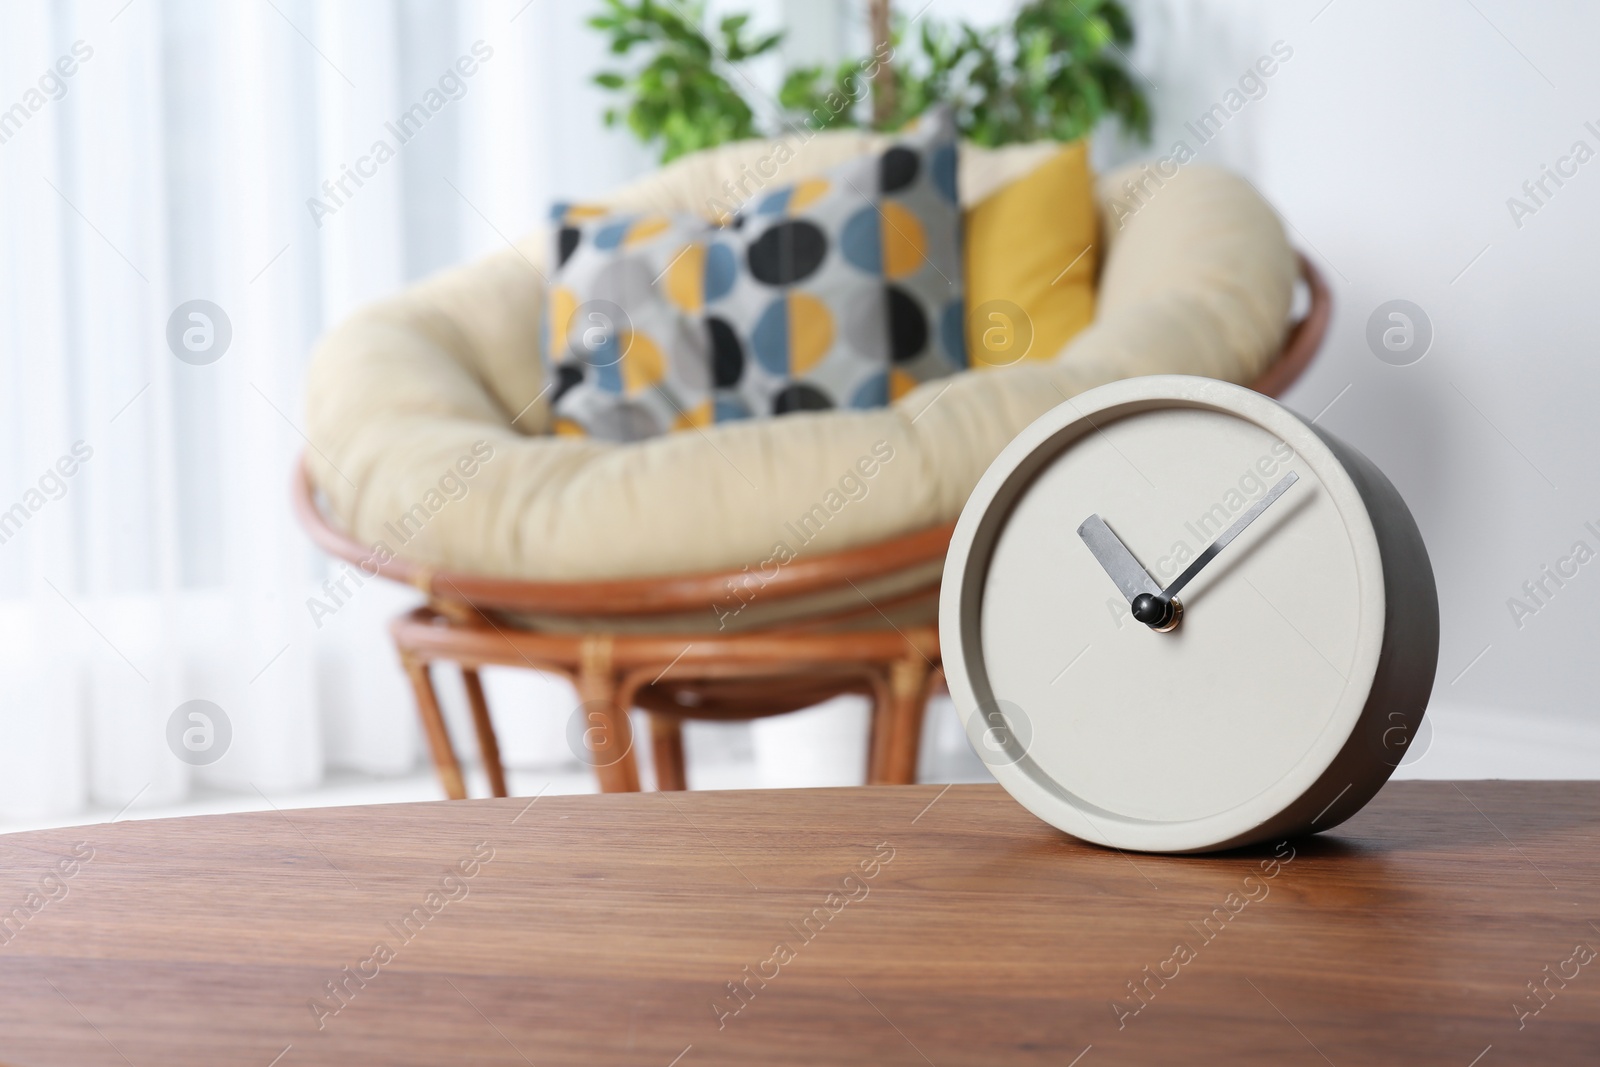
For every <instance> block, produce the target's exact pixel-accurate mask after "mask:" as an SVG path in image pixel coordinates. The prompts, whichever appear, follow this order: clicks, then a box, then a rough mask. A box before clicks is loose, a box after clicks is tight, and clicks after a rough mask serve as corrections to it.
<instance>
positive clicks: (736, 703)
mask: <svg viewBox="0 0 1600 1067" xmlns="http://www.w3.org/2000/svg"><path fill="white" fill-rule="evenodd" d="M439 607H448V608H450V609H454V608H455V605H448V606H445V605H439V606H430V607H423V608H418V609H416V610H415V611H411V612H408V613H406V614H404V615H401V616H400V617H398V618H396V619H395V620H394V621H393V623H391V624H390V633H391V634H392V635H393V637H394V642H395V647H396V649H397V650H398V651H399V654H400V662H401V664H402V665H403V666H404V667H405V671H406V674H407V675H408V676H409V677H410V679H411V684H412V687H413V688H414V689H415V690H416V697H417V711H418V714H419V715H420V717H421V719H422V727H423V732H424V733H425V734H426V736H427V738H428V747H429V750H430V752H431V753H432V755H433V762H434V767H435V768H436V770H437V771H438V774H439V781H440V784H441V785H443V787H444V791H445V794H446V795H447V796H449V797H450V798H451V799H452V800H461V799H465V797H466V795H467V790H466V780H465V778H464V776H463V775H462V773H461V763H460V760H459V759H458V758H457V756H456V753H455V749H454V746H453V745H452V744H451V741H450V735H449V731H448V730H447V729H446V726H445V722H444V716H443V714H442V713H441V711H440V708H439V698H438V694H437V692H436V691H435V690H434V686H433V677H432V674H431V668H432V665H433V664H434V663H437V662H440V661H445V662H451V663H455V664H457V665H458V666H459V667H460V669H461V675H462V681H463V683H464V686H465V688H466V692H467V702H468V705H469V707H470V709H471V712H472V723H473V727H474V731H475V732H476V734H477V739H478V748H479V752H480V754H481V756H482V759H483V763H484V767H485V769H486V770H487V772H488V777H489V787H490V791H491V792H492V793H493V795H494V796H497V797H503V796H505V795H506V782H505V770H504V767H503V766H502V763H501V760H500V747H499V741H498V739H497V737H496V736H495V731H494V724H493V722H492V721H491V720H490V717H489V706H488V702H487V699H486V698H485V696H484V691H483V682H482V679H481V677H480V676H479V674H478V671H479V669H480V668H481V667H484V666H503V667H523V668H530V669H533V670H540V671H549V672H552V673H556V674H560V675H563V676H565V677H566V678H568V679H569V680H570V681H571V682H572V683H573V686H574V688H575V689H576V690H577V692H578V700H579V703H578V705H577V706H576V707H575V708H573V711H572V716H571V718H570V720H569V723H568V730H567V737H568V740H569V742H570V743H571V744H572V748H573V754H574V755H575V756H577V757H578V758H579V759H581V760H583V761H584V762H586V763H588V764H589V765H590V766H592V767H593V768H594V770H595V776H596V778H597V779H598V780H599V784H600V788H601V790H602V791H603V792H607V793H616V792H634V791H637V790H638V789H639V767H638V761H637V759H636V758H635V753H634V739H633V729H632V725H631V722H630V720H629V716H628V713H629V710H630V709H631V708H634V707H639V708H641V709H643V710H644V711H645V713H646V714H647V715H648V716H649V720H650V745H651V752H652V755H653V757H654V763H655V769H656V783H657V788H659V789H662V790H675V789H684V788H686V787H687V776H686V773H685V769H684V761H683V734H682V724H683V722H684V720H686V719H703V720H713V721H730V720H743V719H755V718H762V717H765V716H768V715H781V714H784V713H786V712H790V711H795V710H797V709H799V708H804V707H810V706H811V705H813V704H817V703H820V702H821V701H823V700H827V699H829V698H831V697H834V696H838V695H841V694H844V693H859V694H863V695H866V696H868V697H869V698H870V699H871V700H872V706H873V712H872V729H871V738H870V743H869V746H868V757H867V768H866V772H867V773H866V779H867V783H868V784H869V785H906V784H910V783H912V782H914V781H915V780H916V773H917V754H918V751H919V750H920V748H921V741H922V722H923V717H924V713H925V711H926V708H927V702H928V695H929V693H930V692H931V691H932V687H933V685H934V683H935V682H936V681H937V679H938V676H939V672H940V668H939V635H938V631H937V630H936V629H935V628H933V627H931V626H923V627H908V628H906V629H905V630H869V631H852V632H849V633H818V632H815V631H797V630H780V631H768V632H763V633H758V634H739V635H733V636H719V635H694V636H693V637H692V638H690V637H678V636H661V637H650V636H633V635H627V636H623V635H611V634H587V635H566V634H549V633H537V632H529V631H525V630H516V629H511V628H509V627H504V626H501V625H499V624H497V623H496V622H495V621H494V620H493V619H492V618H490V617H489V616H487V615H484V614H481V613H478V612H472V611H457V610H450V612H449V614H446V613H445V612H444V611H441V610H438V608H439Z"/></svg>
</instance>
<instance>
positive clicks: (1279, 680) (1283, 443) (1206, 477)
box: [939, 376, 1439, 852]
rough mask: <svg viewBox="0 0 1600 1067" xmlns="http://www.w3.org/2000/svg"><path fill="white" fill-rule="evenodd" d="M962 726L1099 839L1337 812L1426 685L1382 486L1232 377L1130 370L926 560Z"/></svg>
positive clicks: (1349, 807) (1139, 845) (1041, 427)
mask: <svg viewBox="0 0 1600 1067" xmlns="http://www.w3.org/2000/svg"><path fill="white" fill-rule="evenodd" d="M939 623H940V633H941V642H942V647H943V649H944V663H945V671H946V675H947V678H948V680H949V685H950V692H951V695H952V696H953V697H954V699H955V703H956V708H957V711H958V712H959V714H960V715H961V717H962V720H963V721H964V722H965V723H966V724H967V733H968V737H969V738H970V739H971V740H972V741H973V743H974V746H975V747H976V748H977V750H978V752H979V755H980V756H982V757H983V758H984V760H985V762H986V763H988V764H989V765H990V768H991V770H992V771H993V772H994V775H995V777H996V778H997V779H998V780H999V781H1000V784H1001V785H1003V786H1004V787H1005V788H1006V789H1007V790H1008V791H1009V792H1010V793H1011V794H1012V796H1014V797H1016V799H1017V800H1018V801H1020V802H1021V803H1022V804H1023V805H1024V806H1025V807H1027V808H1028V809H1029V810H1031V811H1032V812H1033V813H1034V814H1036V815H1038V816H1039V817H1040V818H1042V819H1044V820H1045V821H1046V822H1049V823H1051V824H1052V825H1054V826H1056V827H1058V828H1060V829H1062V830H1065V831H1066V832H1068V833H1070V834H1072V835H1074V836H1076V837H1080V838H1083V839H1085V840H1088V841H1093V842H1096V843H1099V844H1103V845H1111V846H1115V847H1117V848H1126V849H1139V850H1144V851H1154V852H1200V851H1209V850H1213V849H1222V848H1231V847H1235V846H1240V845H1246V844H1251V843H1255V842H1261V841H1267V840H1279V839H1282V838H1284V837H1288V836H1293V835H1297V834H1304V833H1313V832H1316V831H1319V830H1325V829H1328V828H1329V827H1332V826H1335V825H1337V824H1338V823H1340V822H1342V821H1343V820H1344V819H1347V818H1349V817H1350V816H1351V815H1353V814H1354V813H1355V812H1356V811H1357V810H1359V809H1360V808H1361V806H1362V805H1363V804H1365V803H1366V802H1367V801H1368V800H1370V799H1371V798H1372V796H1373V795H1374V794H1375V793H1376V792H1377V791H1378V789H1379V788H1380V787H1382V785H1383V783H1384V782H1385V781H1387V780H1388V778H1389V775H1390V773H1391V772H1392V771H1393V770H1394V768H1395V766H1397V765H1398V764H1399V762H1400V759H1401V757H1402V756H1403V755H1404V754H1405V747H1406V745H1407V744H1408V743H1409V741H1410V740H1411V738H1413V737H1415V736H1416V731H1417V729H1418V727H1419V726H1420V725H1421V723H1422V715H1423V710H1424V708H1425V707H1426V705H1427V702H1428V696H1429V693H1430V691H1431V690H1432V687H1433V678H1434V669H1435V666H1436V664H1437V660H1438V651H1439V607H1438V598H1437V594H1436V592H1435V589H1434V583H1433V570H1432V567H1431V566H1430V565H1429V562H1428V554H1427V550H1426V549H1425V548H1424V546H1423V543H1422V536H1421V534H1420V533H1419V532H1418V530H1417V525H1416V522H1415V521H1414V520H1413V519H1412V517H1411V513H1410V511H1409V510H1408V509H1407V508H1406V505H1405V502H1404V501H1403V500H1402V499H1401V498H1400V495H1399V493H1398V492H1396V491H1395V488H1394V486H1393V485H1391V484H1390V483H1389V481H1388V479H1387V478H1385V477H1384V476H1383V474H1382V473H1381V472H1380V471H1379V470H1378V469H1377V468H1376V467H1374V466H1373V465H1372V463H1371V462H1370V461H1368V460H1367V459H1366V458H1365V457H1364V456H1362V455H1361V454H1360V453H1358V452H1356V451H1355V450H1354V449H1352V448H1351V447H1350V446H1348V445H1346V444H1344V443H1342V442H1340V441H1339V440H1337V439H1336V438H1334V437H1333V436H1332V435H1330V434H1328V433H1327V432H1326V431H1325V430H1322V429H1320V428H1318V427H1316V426H1313V425H1311V424H1310V423H1308V422H1306V421H1305V420H1303V419H1301V418H1300V417H1299V416H1298V415H1296V414H1295V413H1293V412H1292V411H1290V410H1289V409H1287V408H1285V407H1283V406H1281V405H1280V404H1278V403H1276V402H1275V401H1273V400H1270V399H1268V398H1267V397H1264V396H1262V395H1260V394H1258V393H1255V392H1252V391H1251V390H1248V389H1244V388H1241V387H1239V386H1235V385H1229V384H1227V383H1225V382H1219V381H1213V380H1211V379H1206V378H1190V377H1178V376H1154V377H1145V378H1133V379H1128V380H1126V381H1121V382H1116V383H1113V384H1111V385H1106V386H1102V387H1100V388H1098V389H1094V390H1091V391H1089V392H1086V393H1083V394H1082V395H1080V396H1078V397H1076V398H1074V399H1072V400H1070V401H1068V402H1067V403H1065V404H1062V405H1061V406H1059V407H1057V408H1055V409H1053V410H1052V411H1050V412H1049V413H1048V414H1046V415H1045V416H1043V417H1042V418H1040V419H1039V420H1038V421H1036V422H1035V423H1033V425H1031V426H1029V427H1028V428H1027V429H1026V430H1024V431H1023V432H1022V433H1021V435H1019V436H1018V437H1017V438H1016V440H1014V441H1012V442H1011V444H1010V445H1008V446H1007V447H1006V448H1005V450H1004V451H1002V452H1001V453H1000V455H999V457H998V458H997V459H996V460H995V461H994V463H993V464H992V465H991V466H990V467H989V469H988V471H987V472H986V473H985V474H984V476H983V478H982V479H981V480H980V481H979V482H978V485H977V488H976V489H974V490H973V493H972V496H971V497H970V499H969V500H968V501H967V504H966V507H965V509H964V510H963V511H962V513H961V519H960V521H959V522H958V523H957V524H956V530H955V535H954V537H953V539H952V541H951V545H950V552H949V555H948V557H947V559H946V562H945V571H944V585H943V592H942V594H941V604H940V620H939Z"/></svg>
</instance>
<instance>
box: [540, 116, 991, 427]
mask: <svg viewBox="0 0 1600 1067" xmlns="http://www.w3.org/2000/svg"><path fill="white" fill-rule="evenodd" d="M956 159H957V156H956V137H955V131H954V123H953V122H952V121H951V118H950V115H949V113H948V111H947V110H946V109H942V108H941V109H936V110H934V111H931V112H929V114H928V115H926V116H924V118H923V119H922V121H921V122H919V123H918V124H917V126H916V127H915V129H914V130H913V131H911V132H910V133H909V134H907V135H906V136H904V137H902V138H901V139H900V140H899V141H898V142H897V143H895V144H893V145H891V146H890V147H889V148H888V149H887V150H885V151H884V152H883V153H882V154H881V155H876V156H863V157H858V158H856V159H851V160H847V161H845V162H844V163H841V164H839V165H838V166H835V167H833V168H830V169H829V170H828V171H827V172H825V173H824V174H822V175H818V176H815V177H811V178H807V179H804V180H802V181H799V182H796V183H794V184H792V185H789V186H785V187H782V188H778V189H773V190H770V191H768V192H765V193H762V194H758V195H757V196H756V197H755V198H754V199H753V200H752V201H751V202H750V203H749V204H747V205H744V206H742V207H741V208H740V209H739V210H737V211H733V212H727V211H724V212H722V217H723V218H724V219H725V220H726V222H725V225H723V226H720V227H718V226H714V225H710V224H707V223H705V222H703V221H701V220H699V219H697V218H691V217H688V216H667V215H659V214H652V215H644V216H628V217H614V216H608V215H606V216H600V217H596V216H595V213H594V212H593V210H592V209H588V208H580V207H560V208H557V210H556V212H555V221H556V223H557V225H558V229H557V231H556V236H555V243H556V261H557V265H558V266H557V271H556V277H555V278H554V279H553V280H552V285H551V286H550V288H549V296H548V304H547V308H546V322H547V347H546V352H547V358H548V359H549V361H550V363H551V366H552V379H553V381H554V382H555V391H554V392H555V398H554V401H553V402H554V405H555V409H556V416H557V429H558V431H559V432H563V433H587V434H589V435H591V436H594V437H600V438H605V439H608V440H616V441H628V440H637V439H639V437H641V436H650V435H652V434H656V433H664V432H667V431H668V430H671V429H685V428H690V427H696V426H705V425H709V424H711V423H713V422H728V421H733V420H737V419H744V418H750V417H753V416H762V415H767V416H771V415H787V414H791V413H799V412H815V411H824V410H828V409H832V408H838V407H849V408H867V407H877V406H881V405H883V404H886V403H888V402H889V401H890V400H892V399H894V398H896V397H898V396H901V395H903V394H904V393H905V392H906V391H908V390H909V389H912V388H915V387H916V386H917V385H918V384H920V383H921V382H924V381H928V380H931V379H933V378H938V377H942V376H944V375H948V374H952V373H955V372H956V371H959V370H962V369H963V368H965V367H966V365H967V352H966V348H965V344H964V334H963V331H962V330H961V329H960V324H961V321H962V314H961V308H962V289H961V277H962V273H961V271H962V264H961V214H960V207H959V202H958V198H957V195H956V192H957V190H956ZM599 301H606V302H610V303H611V304H614V305H616V307H617V309H618V311H620V312H621V314H620V315H609V316H607V315H600V316H599V317H598V318H596V317H595V315H594V314H593V313H592V309H591V308H590V307H589V305H590V304H593V303H597V302H599ZM952 324H953V325H952Z"/></svg>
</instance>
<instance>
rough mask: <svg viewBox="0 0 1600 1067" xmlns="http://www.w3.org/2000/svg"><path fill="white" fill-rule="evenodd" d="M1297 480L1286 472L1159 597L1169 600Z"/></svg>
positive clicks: (1291, 472) (1290, 473)
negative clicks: (1280, 479) (1281, 478)
mask: <svg viewBox="0 0 1600 1067" xmlns="http://www.w3.org/2000/svg"><path fill="white" fill-rule="evenodd" d="M1299 480H1300V476H1299V475H1298V474H1296V473H1295V472H1294V471H1290V472H1289V473H1288V474H1286V475H1284V476H1283V480H1282V481H1280V482H1278V484H1277V485H1275V486H1273V487H1272V488H1271V489H1268V490H1267V495H1266V496H1264V497H1262V498H1261V499H1260V500H1257V501H1256V502H1255V503H1254V504H1252V505H1251V506H1250V508H1249V510H1247V511H1246V512H1245V513H1244V514H1243V515H1240V516H1239V517H1238V518H1237V519H1235V520H1234V522H1233V525H1232V526H1230V527H1228V528H1227V529H1226V530H1223V531H1222V533H1221V534H1219V535H1218V537H1217V539H1216V540H1215V541H1213V542H1211V544H1210V546H1209V547H1207V548H1206V550H1205V551H1204V552H1202V553H1200V554H1199V555H1198V556H1196V557H1195V560H1194V562H1193V563H1191V564H1189V566H1188V567H1187V568H1186V569H1185V570H1184V572H1183V573H1182V574H1180V575H1178V576H1177V577H1176V578H1174V579H1173V580H1172V584H1171V585H1169V586H1167V587H1166V588H1165V589H1163V590H1161V593H1160V594H1159V595H1160V597H1161V599H1163V600H1171V599H1172V598H1173V597H1174V596H1176V595H1177V594H1178V591H1179V590H1181V589H1182V588H1183V587H1184V586H1186V585H1188V584H1189V582H1190V580H1191V579H1193V578H1194V576H1195V575H1197V574H1199V573H1200V572H1201V570H1203V569H1204V568H1205V565H1206V564H1207V563H1210V562H1211V561H1212V560H1214V559H1216V558H1217V553H1219V552H1221V551H1222V550H1223V549H1224V548H1227V547H1228V542H1230V541H1232V540H1233V539H1234V538H1235V537H1238V536H1239V535H1240V534H1242V533H1244V529H1245V527H1246V526H1249V525H1250V524H1251V523H1252V522H1255V521H1256V520H1257V519H1259V518H1260V517H1261V513H1262V512H1263V511H1266V510H1267V508H1269V507H1271V506H1272V502H1273V501H1274V500H1277V499H1278V498H1279V497H1280V496H1282V495H1283V494H1284V492H1285V491H1287V490H1288V488H1289V487H1290V486H1291V485H1293V484H1294V483H1295V482H1297V481H1299Z"/></svg>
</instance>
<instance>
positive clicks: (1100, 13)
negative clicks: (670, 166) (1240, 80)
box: [589, 0, 1150, 162]
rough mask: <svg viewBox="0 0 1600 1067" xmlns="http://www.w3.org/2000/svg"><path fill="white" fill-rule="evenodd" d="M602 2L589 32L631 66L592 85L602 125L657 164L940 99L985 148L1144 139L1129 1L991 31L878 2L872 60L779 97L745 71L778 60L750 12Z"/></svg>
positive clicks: (1070, 5)
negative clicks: (1111, 136)
mask: <svg viewBox="0 0 1600 1067" xmlns="http://www.w3.org/2000/svg"><path fill="white" fill-rule="evenodd" d="M602 3H603V10H602V11H601V13H600V14H598V15H595V16H594V17H592V18H591V19H590V20H589V24H590V25H591V26H593V27H594V28H595V29H597V30H599V31H601V32H602V33H604V34H605V35H606V36H607V37H608V38H609V43H610V48H611V52H612V54H613V55H615V56H617V57H618V58H619V59H624V60H630V62H629V63H628V64H627V67H626V69H621V70H606V71H602V72H600V73H599V74H597V75H595V81H596V82H597V83H598V84H599V85H601V86H603V87H604V88H606V89H608V90H611V91H612V92H613V93H615V94H617V97H618V103H617V104H616V105H615V106H612V107H610V108H608V109H607V111H606V113H605V120H606V123H607V124H608V125H617V124H625V125H626V126H627V127H628V128H629V129H630V130H632V131H633V133H634V134H635V136H637V137H638V138H639V139H640V140H641V141H644V142H645V143H646V144H650V145H653V146H655V147H657V148H658V150H659V151H660V153H661V161H662V162H666V161H668V160H671V159H674V158H676V157H677V156H680V155H683V154H685V153H687V152H692V151H695V150H697V149H701V148H708V147H710V146H712V145H717V144H722V143H724V142H727V141H736V140H742V139H745V138H749V137H757V136H772V135H777V134H780V133H782V132H784V131H785V130H789V129H793V128H795V127H796V124H797V123H799V122H807V123H809V124H811V125H812V126H813V128H815V125H816V123H817V122H819V121H821V122H823V123H825V124H827V125H833V126H866V127H870V128H873V129H879V130H895V129H899V128H900V127H901V126H903V125H904V124H905V123H906V122H908V121H910V120H911V119H913V118H915V117H916V116H917V115H919V114H921V113H922V111H923V110H924V109H925V108H927V107H928V106H929V105H931V104H933V103H936V102H941V101H942V102H947V103H949V104H951V105H952V107H953V109H954V111H955V116H956V123H957V127H958V128H959V129H960V131H961V134H962V136H964V137H966V138H968V139H969V140H972V141H974V142H976V143H978V144H982V145H988V146H996V145H1002V144H1011V143H1015V142H1019V141H1033V140H1039V139H1044V138H1054V139H1056V140H1061V141H1071V140H1076V139H1077V138H1079V137H1083V136H1085V135H1086V134H1088V133H1089V132H1090V131H1091V130H1093V129H1094V127H1095V126H1096V125H1097V124H1098V123H1100V122H1101V121H1102V120H1104V119H1106V118H1108V117H1115V118H1116V119H1117V120H1118V121H1119V122H1120V123H1121V125H1122V127H1123V128H1124V129H1125V130H1126V131H1128V132H1130V133H1132V134H1134V135H1135V136H1138V137H1140V138H1142V139H1148V137H1149V132H1150V109H1149V103H1148V101H1147V100H1146V98H1145V95H1144V93H1143V91H1142V90H1141V89H1140V88H1139V85H1138V83H1137V82H1136V81H1135V80H1134V77H1133V76H1132V75H1131V74H1130V73H1129V72H1128V70H1127V69H1126V67H1125V63H1124V58H1123V57H1124V49H1125V48H1126V47H1127V46H1128V45H1130V44H1132V42H1133V36H1134V30H1133V22H1132V20H1131V19H1130V18H1129V16H1128V12H1127V9H1126V8H1125V7H1124V6H1123V4H1122V2H1121V0H1028V2H1026V3H1024V4H1022V5H1021V6H1020V7H1019V8H1018V9H1017V11H1016V13H1015V15H1014V16H1013V17H1012V18H1011V19H1010V20H1009V21H1006V22H1003V23H1000V24H996V25H994V26H988V27H975V26H972V25H970V24H968V23H965V22H956V23H945V22H940V21H937V20H934V19H931V18H928V17H926V16H924V17H921V18H917V19H914V20H910V21H907V20H905V19H903V18H897V17H896V16H895V15H894V14H893V12H891V11H890V9H889V4H888V2H887V0H872V2H871V3H870V4H869V15H870V16H871V18H870V22H871V24H872V26H873V37H874V43H873V49H872V52H871V54H869V55H868V56H866V57H860V58H857V59H852V60H847V61H845V62H843V63H840V64H839V65H838V66H837V67H835V68H834V69H833V70H826V69H824V68H822V67H807V68H799V69H793V70H789V71H787V72H786V73H785V75H784V78H783V81H782V85H781V88H780V89H779V91H778V92H777V94H776V97H775V98H774V97H772V96H770V95H768V94H765V93H763V92H762V90H760V89H759V88H758V87H757V85H756V83H755V82H754V80H753V79H752V78H751V76H750V75H749V74H748V73H747V65H748V64H749V63H750V61H751V60H754V59H757V58H759V57H761V56H765V55H768V54H769V53H771V52H773V51H774V50H775V49H776V48H777V47H778V46H779V45H780V44H781V43H782V41H783V34H782V33H781V32H780V33H769V34H765V35H754V34H752V33H751V31H750V27H749V21H750V17H749V15H748V14H734V15H728V16H725V17H723V18H721V19H720V20H719V21H718V22H717V23H716V24H715V25H714V26H713V25H708V24H707V23H706V18H705V11H704V4H703V0H683V2H682V3H679V2H677V0H602Z"/></svg>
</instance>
